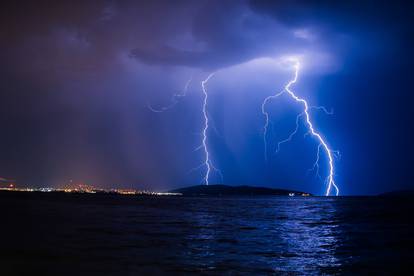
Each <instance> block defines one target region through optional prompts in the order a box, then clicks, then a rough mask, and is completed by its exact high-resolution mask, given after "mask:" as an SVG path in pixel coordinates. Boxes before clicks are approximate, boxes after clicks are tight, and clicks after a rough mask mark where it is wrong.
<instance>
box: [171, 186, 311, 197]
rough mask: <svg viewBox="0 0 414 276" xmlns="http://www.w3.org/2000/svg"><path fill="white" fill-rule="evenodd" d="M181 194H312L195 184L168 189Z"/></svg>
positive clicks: (262, 188)
mask: <svg viewBox="0 0 414 276" xmlns="http://www.w3.org/2000/svg"><path fill="white" fill-rule="evenodd" d="M170 192H171V193H180V194H182V195H183V196H311V195H312V194H310V193H306V192H301V191H294V190H285V189H272V188H265V187H253V186H228V185H196V186H190V187H185V188H180V189H175V190H172V191H170Z"/></svg>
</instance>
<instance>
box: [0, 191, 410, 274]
mask: <svg viewBox="0 0 414 276" xmlns="http://www.w3.org/2000/svg"><path fill="white" fill-rule="evenodd" d="M0 210H1V211H0V216H1V218H0V223H1V224H0V275H192V274H194V275H196V274H197V275H397V274H406V275H410V274H412V273H410V271H412V266H413V265H414V237H413V234H414V222H413V218H414V216H413V211H414V201H413V199H412V198H409V197H405V198H404V197H400V198H396V197H281V196H279V197H278V196H273V197H171V196H151V197H150V196H147V197H143V196H126V195H123V196H121V195H109V194H64V193H29V192H1V193H0Z"/></svg>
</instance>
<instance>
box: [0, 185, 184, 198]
mask: <svg viewBox="0 0 414 276" xmlns="http://www.w3.org/2000/svg"><path fill="white" fill-rule="evenodd" d="M0 191H12V192H41V193H74V194H97V193H100V194H118V195H151V196H180V195H182V194H181V193H169V192H152V191H146V190H134V189H110V190H105V189H98V188H88V189H82V188H63V189H59V188H51V187H44V188H23V187H22V188H18V187H15V185H13V184H11V185H9V186H8V187H3V188H0Z"/></svg>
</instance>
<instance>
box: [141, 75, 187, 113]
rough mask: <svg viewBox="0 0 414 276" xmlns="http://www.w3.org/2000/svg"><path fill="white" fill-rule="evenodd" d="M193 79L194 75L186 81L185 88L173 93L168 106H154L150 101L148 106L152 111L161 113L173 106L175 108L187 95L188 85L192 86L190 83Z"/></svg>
mask: <svg viewBox="0 0 414 276" xmlns="http://www.w3.org/2000/svg"><path fill="white" fill-rule="evenodd" d="M192 80H193V77H191V78H190V79H189V80H188V81H187V82H186V83H185V86H184V89H183V90H182V91H180V92H179V93H174V94H173V95H172V97H171V102H170V104H169V105H167V106H163V107H160V108H154V107H153V106H152V105H151V104H150V103H147V107H148V108H149V109H150V110H151V111H152V112H155V113H161V112H164V111H167V110H169V109H171V108H173V107H174V106H175V105H176V104H178V103H179V102H180V100H181V99H182V98H184V97H185V96H187V91H188V87H189V86H190V83H191V82H192Z"/></svg>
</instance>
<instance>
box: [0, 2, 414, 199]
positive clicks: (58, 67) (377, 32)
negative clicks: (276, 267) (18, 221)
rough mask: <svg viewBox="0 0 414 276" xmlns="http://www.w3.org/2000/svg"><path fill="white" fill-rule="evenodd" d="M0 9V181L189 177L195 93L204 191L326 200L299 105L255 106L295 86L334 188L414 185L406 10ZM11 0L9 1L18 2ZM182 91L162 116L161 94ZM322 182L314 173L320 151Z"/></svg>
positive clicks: (123, 5)
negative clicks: (290, 193)
mask: <svg viewBox="0 0 414 276" xmlns="http://www.w3.org/2000/svg"><path fill="white" fill-rule="evenodd" d="M10 2H11V3H8V4H7V3H3V4H1V5H2V6H1V8H0V14H1V16H0V41H1V51H0V61H1V66H0V68H1V74H0V103H1V109H0V127H1V130H2V132H1V135H0V176H1V177H6V178H12V179H16V180H17V183H18V184H20V185H22V186H26V185H28V186H37V187H39V186H43V187H44V186H54V187H58V186H60V185H63V184H64V183H67V182H68V181H69V180H70V179H72V180H74V181H78V182H85V183H88V184H92V185H95V186H99V187H105V188H109V187H128V188H129V187H132V188H139V189H140V188H149V189H153V190H165V189H170V188H176V187H182V186H187V185H195V184H200V183H202V178H203V174H204V170H205V169H204V168H203V167H201V168H199V169H198V170H191V169H192V168H195V167H197V166H199V165H200V163H202V162H203V157H204V156H203V152H202V151H195V149H196V148H197V147H198V146H199V145H200V142H201V138H202V137H201V135H200V133H201V131H202V126H203V117H202V113H201V107H202V100H203V94H202V90H201V85H200V82H201V81H202V80H203V79H205V78H206V77H207V76H208V75H209V74H210V73H212V72H216V74H215V76H214V77H213V78H211V80H210V81H209V82H208V92H209V102H208V114H209V118H210V122H211V127H210V128H209V132H208V145H209V149H210V152H211V157H212V162H213V163H214V165H215V166H216V167H217V168H219V169H220V170H221V171H222V173H223V180H221V179H220V177H219V176H218V175H217V174H214V173H213V174H212V176H211V182H212V183H223V184H229V185H241V184H246V185H256V186H267V187H280V188H290V189H300V190H305V191H309V192H312V193H315V194H323V193H324V191H325V188H326V187H325V184H324V183H323V180H321V179H318V178H317V177H315V176H314V174H312V173H309V172H308V169H310V168H312V164H313V162H314V160H315V158H316V151H317V143H316V142H315V140H314V139H312V138H311V137H309V136H306V137H304V134H305V133H306V131H307V130H306V128H305V127H304V125H303V124H302V125H301V127H300V129H299V132H298V134H297V135H296V136H295V137H294V138H293V140H292V142H290V143H286V144H283V145H282V147H281V150H280V151H279V152H278V153H277V154H275V153H274V150H275V145H276V143H277V141H278V140H282V139H284V138H286V137H287V136H288V135H289V134H290V132H291V131H293V130H294V128H295V120H296V115H297V114H298V112H300V106H299V105H297V104H295V103H293V102H292V101H291V100H289V99H288V98H286V97H281V98H280V99H278V100H274V101H272V102H271V103H270V104H269V105H268V106H267V110H268V111H269V114H270V115H271V121H272V124H271V126H272V127H271V131H270V132H271V133H270V134H269V137H268V140H269V144H268V147H269V149H270V152H271V153H270V154H269V157H268V161H267V162H265V158H264V145H263V124H264V117H263V114H262V113H261V103H262V101H263V100H264V99H265V98H266V97H267V96H269V95H272V94H275V93H277V92H278V91H281V90H282V89H283V87H284V85H286V83H287V82H288V81H289V80H290V79H291V78H292V76H293V71H292V68H289V67H288V66H283V62H282V63H281V62H280V60H283V58H285V57H291V56H295V57H300V59H301V71H300V74H299V79H298V82H297V84H295V85H294V86H293V87H292V88H293V90H294V91H295V92H296V93H297V94H298V95H300V96H301V97H303V98H306V99H307V100H308V101H309V103H310V104H311V105H323V106H325V107H326V108H327V109H328V110H331V109H332V110H333V111H334V114H333V115H326V114H324V113H323V112H320V111H315V110H314V111H312V120H313V122H314V125H315V127H316V128H317V129H318V130H319V131H320V132H321V133H322V134H323V137H324V138H325V139H326V141H327V142H328V144H329V145H330V147H331V148H332V149H335V150H339V151H340V152H341V158H340V159H337V160H336V161H335V168H336V176H335V179H336V182H337V184H338V186H339V187H340V189H341V194H342V195H360V194H378V193H381V192H386V191H391V190H399V189H410V188H414V184H413V179H414V170H413V169H412V168H411V167H412V166H413V164H414V157H413V156H414V145H413V144H412V140H413V136H412V133H413V131H412V130H413V123H412V121H413V115H414V111H413V108H412V105H411V103H412V101H413V100H414V96H413V89H412V82H413V78H412V68H411V67H412V66H411V65H412V64H413V57H414V55H413V53H412V50H413V46H414V45H413V44H414V43H413V37H414V36H413V35H414V34H413V32H414V24H413V22H412V20H413V18H414V14H413V13H414V12H413V9H412V8H410V7H409V6H408V5H404V4H403V3H398V1H388V2H389V3H387V4H384V3H385V2H384V3H380V2H382V1H336V2H337V3H333V1H20V2H18V1H13V2H12V1H10ZM17 2H18V3H17ZM190 78H191V80H192V81H191V82H190V84H189V85H188V90H187V96H186V97H180V98H179V100H178V101H177V104H175V105H174V107H173V108H171V109H168V110H166V111H165V112H162V113H157V112H153V111H151V110H150V109H149V108H148V106H149V105H150V106H152V107H154V108H162V107H165V106H168V105H169V104H171V101H172V100H174V98H172V97H173V95H174V94H176V93H180V92H182V90H183V89H184V87H185V85H186V83H187V81H188V80H189V79H190ZM320 174H321V176H322V178H324V176H326V174H327V160H326V158H325V155H324V154H321V160H320Z"/></svg>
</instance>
